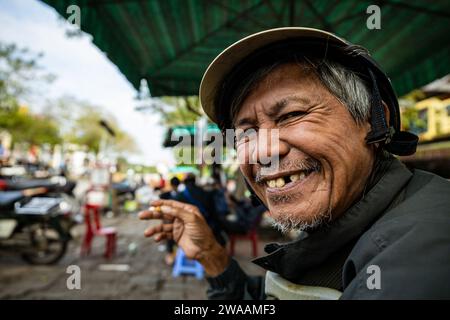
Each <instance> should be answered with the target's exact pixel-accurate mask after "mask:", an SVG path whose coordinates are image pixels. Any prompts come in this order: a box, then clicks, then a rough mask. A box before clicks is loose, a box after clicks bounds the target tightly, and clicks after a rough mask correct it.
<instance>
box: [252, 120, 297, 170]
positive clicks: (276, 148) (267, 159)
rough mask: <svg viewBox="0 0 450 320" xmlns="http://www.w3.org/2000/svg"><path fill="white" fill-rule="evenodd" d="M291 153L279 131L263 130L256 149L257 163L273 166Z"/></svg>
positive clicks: (259, 135) (259, 134)
mask: <svg viewBox="0 0 450 320" xmlns="http://www.w3.org/2000/svg"><path fill="white" fill-rule="evenodd" d="M288 152H289V147H288V145H287V143H286V142H284V141H283V140H281V139H280V136H279V131H278V129H271V130H268V129H267V130H266V129H261V130H259V132H258V138H257V141H256V147H255V154H254V155H255V156H256V162H257V163H259V164H260V165H263V166H268V165H271V164H272V163H273V162H274V161H278V160H279V159H280V158H282V157H283V156H285V155H286V154H287V153H288Z"/></svg>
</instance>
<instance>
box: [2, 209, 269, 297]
mask: <svg viewBox="0 0 450 320" xmlns="http://www.w3.org/2000/svg"><path fill="white" fill-rule="evenodd" d="M103 224H104V225H105V226H115V227H116V228H117V231H118V240H117V241H118V242H117V254H116V256H115V257H114V258H113V259H111V260H106V259H104V258H103V256H102V255H103V252H104V245H105V238H104V237H96V238H95V239H94V244H93V248H92V251H91V254H90V255H89V256H87V257H80V244H81V240H82V236H83V234H84V228H85V226H84V225H83V224H80V225H77V226H76V227H75V228H74V229H73V234H74V240H72V241H71V243H70V245H69V248H68V252H67V253H66V255H65V256H64V257H63V259H62V260H61V261H60V262H59V263H58V264H56V265H52V266H31V265H28V264H27V263H26V262H24V261H22V259H21V258H20V256H19V255H16V254H14V253H11V252H1V254H0V299H143V300H147V299H181V300H192V299H206V298H207V297H206V289H207V282H206V280H205V279H203V280H197V279H196V278H195V277H194V276H181V277H178V278H173V277H172V275H171V272H172V268H171V267H168V266H166V265H165V263H164V255H165V252H164V247H163V246H161V245H159V244H156V243H155V242H154V241H153V239H147V238H145V237H144V236H143V232H144V230H145V228H146V227H147V226H148V222H143V221H140V220H139V219H138V218H137V214H136V213H132V214H122V215H120V216H118V217H114V218H104V219H103ZM267 242H268V241H266V239H265V238H263V239H262V240H261V241H260V243H259V254H260V255H261V254H262V253H263V247H264V244H265V243H267ZM250 248H251V246H250V243H249V242H247V241H238V242H237V246H236V259H237V260H238V261H239V262H240V264H241V266H242V267H243V269H244V270H245V271H246V272H248V273H251V274H254V275H256V274H260V275H263V274H264V270H262V269H261V268H259V267H258V266H256V265H253V264H252V263H251V262H250V261H251V259H252V258H251V250H250ZM70 265H77V266H79V267H80V270H81V288H80V289H79V290H78V289H73V290H70V289H68V287H67V279H68V277H69V276H70V275H71V274H69V273H67V272H66V270H67V267H68V266H70ZM105 265H106V266H105ZM115 267H117V268H119V270H120V268H122V271H119V270H104V269H108V268H109V269H111V268H115ZM127 268H128V270H126V269H127ZM102 269H103V270H102Z"/></svg>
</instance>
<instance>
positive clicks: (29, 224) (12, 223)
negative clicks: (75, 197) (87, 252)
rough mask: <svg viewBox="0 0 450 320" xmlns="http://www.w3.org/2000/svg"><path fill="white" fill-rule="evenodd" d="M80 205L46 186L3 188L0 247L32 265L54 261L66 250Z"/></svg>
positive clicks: (0, 209) (1, 192) (0, 207)
mask: <svg viewBox="0 0 450 320" xmlns="http://www.w3.org/2000/svg"><path fill="white" fill-rule="evenodd" d="M76 210H78V208H77V204H76V203H75V202H72V201H71V198H70V197H68V196H65V195H64V194H61V193H60V194H59V195H57V194H50V193H48V190H47V189H46V188H44V187H37V188H32V189H24V190H15V191H0V249H1V250H9V251H16V252H18V253H20V254H21V256H22V258H23V259H24V260H25V261H27V262H28V263H30V264H53V263H56V262H58V261H59V260H60V259H61V258H62V257H63V256H64V254H65V253H66V250H67V245H68V242H69V241H70V239H71V234H70V230H71V228H72V227H73V226H74V225H75V224H76V221H75V220H74V213H75V211H76Z"/></svg>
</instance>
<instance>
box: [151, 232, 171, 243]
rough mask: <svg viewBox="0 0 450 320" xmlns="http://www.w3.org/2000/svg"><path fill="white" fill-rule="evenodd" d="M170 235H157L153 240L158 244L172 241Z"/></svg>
mask: <svg viewBox="0 0 450 320" xmlns="http://www.w3.org/2000/svg"><path fill="white" fill-rule="evenodd" d="M172 238H173V237H172V233H158V234H157V235H156V236H155V237H154V240H155V242H159V241H161V240H166V239H167V240H168V239H172Z"/></svg>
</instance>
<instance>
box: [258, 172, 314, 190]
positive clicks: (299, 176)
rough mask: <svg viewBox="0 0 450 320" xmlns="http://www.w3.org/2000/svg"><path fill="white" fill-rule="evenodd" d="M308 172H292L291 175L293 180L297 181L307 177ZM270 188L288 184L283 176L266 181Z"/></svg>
mask: <svg viewBox="0 0 450 320" xmlns="http://www.w3.org/2000/svg"><path fill="white" fill-rule="evenodd" d="M305 177H306V174H305V173H304V172H301V173H298V174H292V175H290V176H289V178H290V180H291V182H296V181H299V180H303V179H305ZM266 184H267V186H268V187H269V188H282V187H284V185H285V184H286V183H285V182H284V179H283V178H278V179H273V180H269V181H267V182H266Z"/></svg>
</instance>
